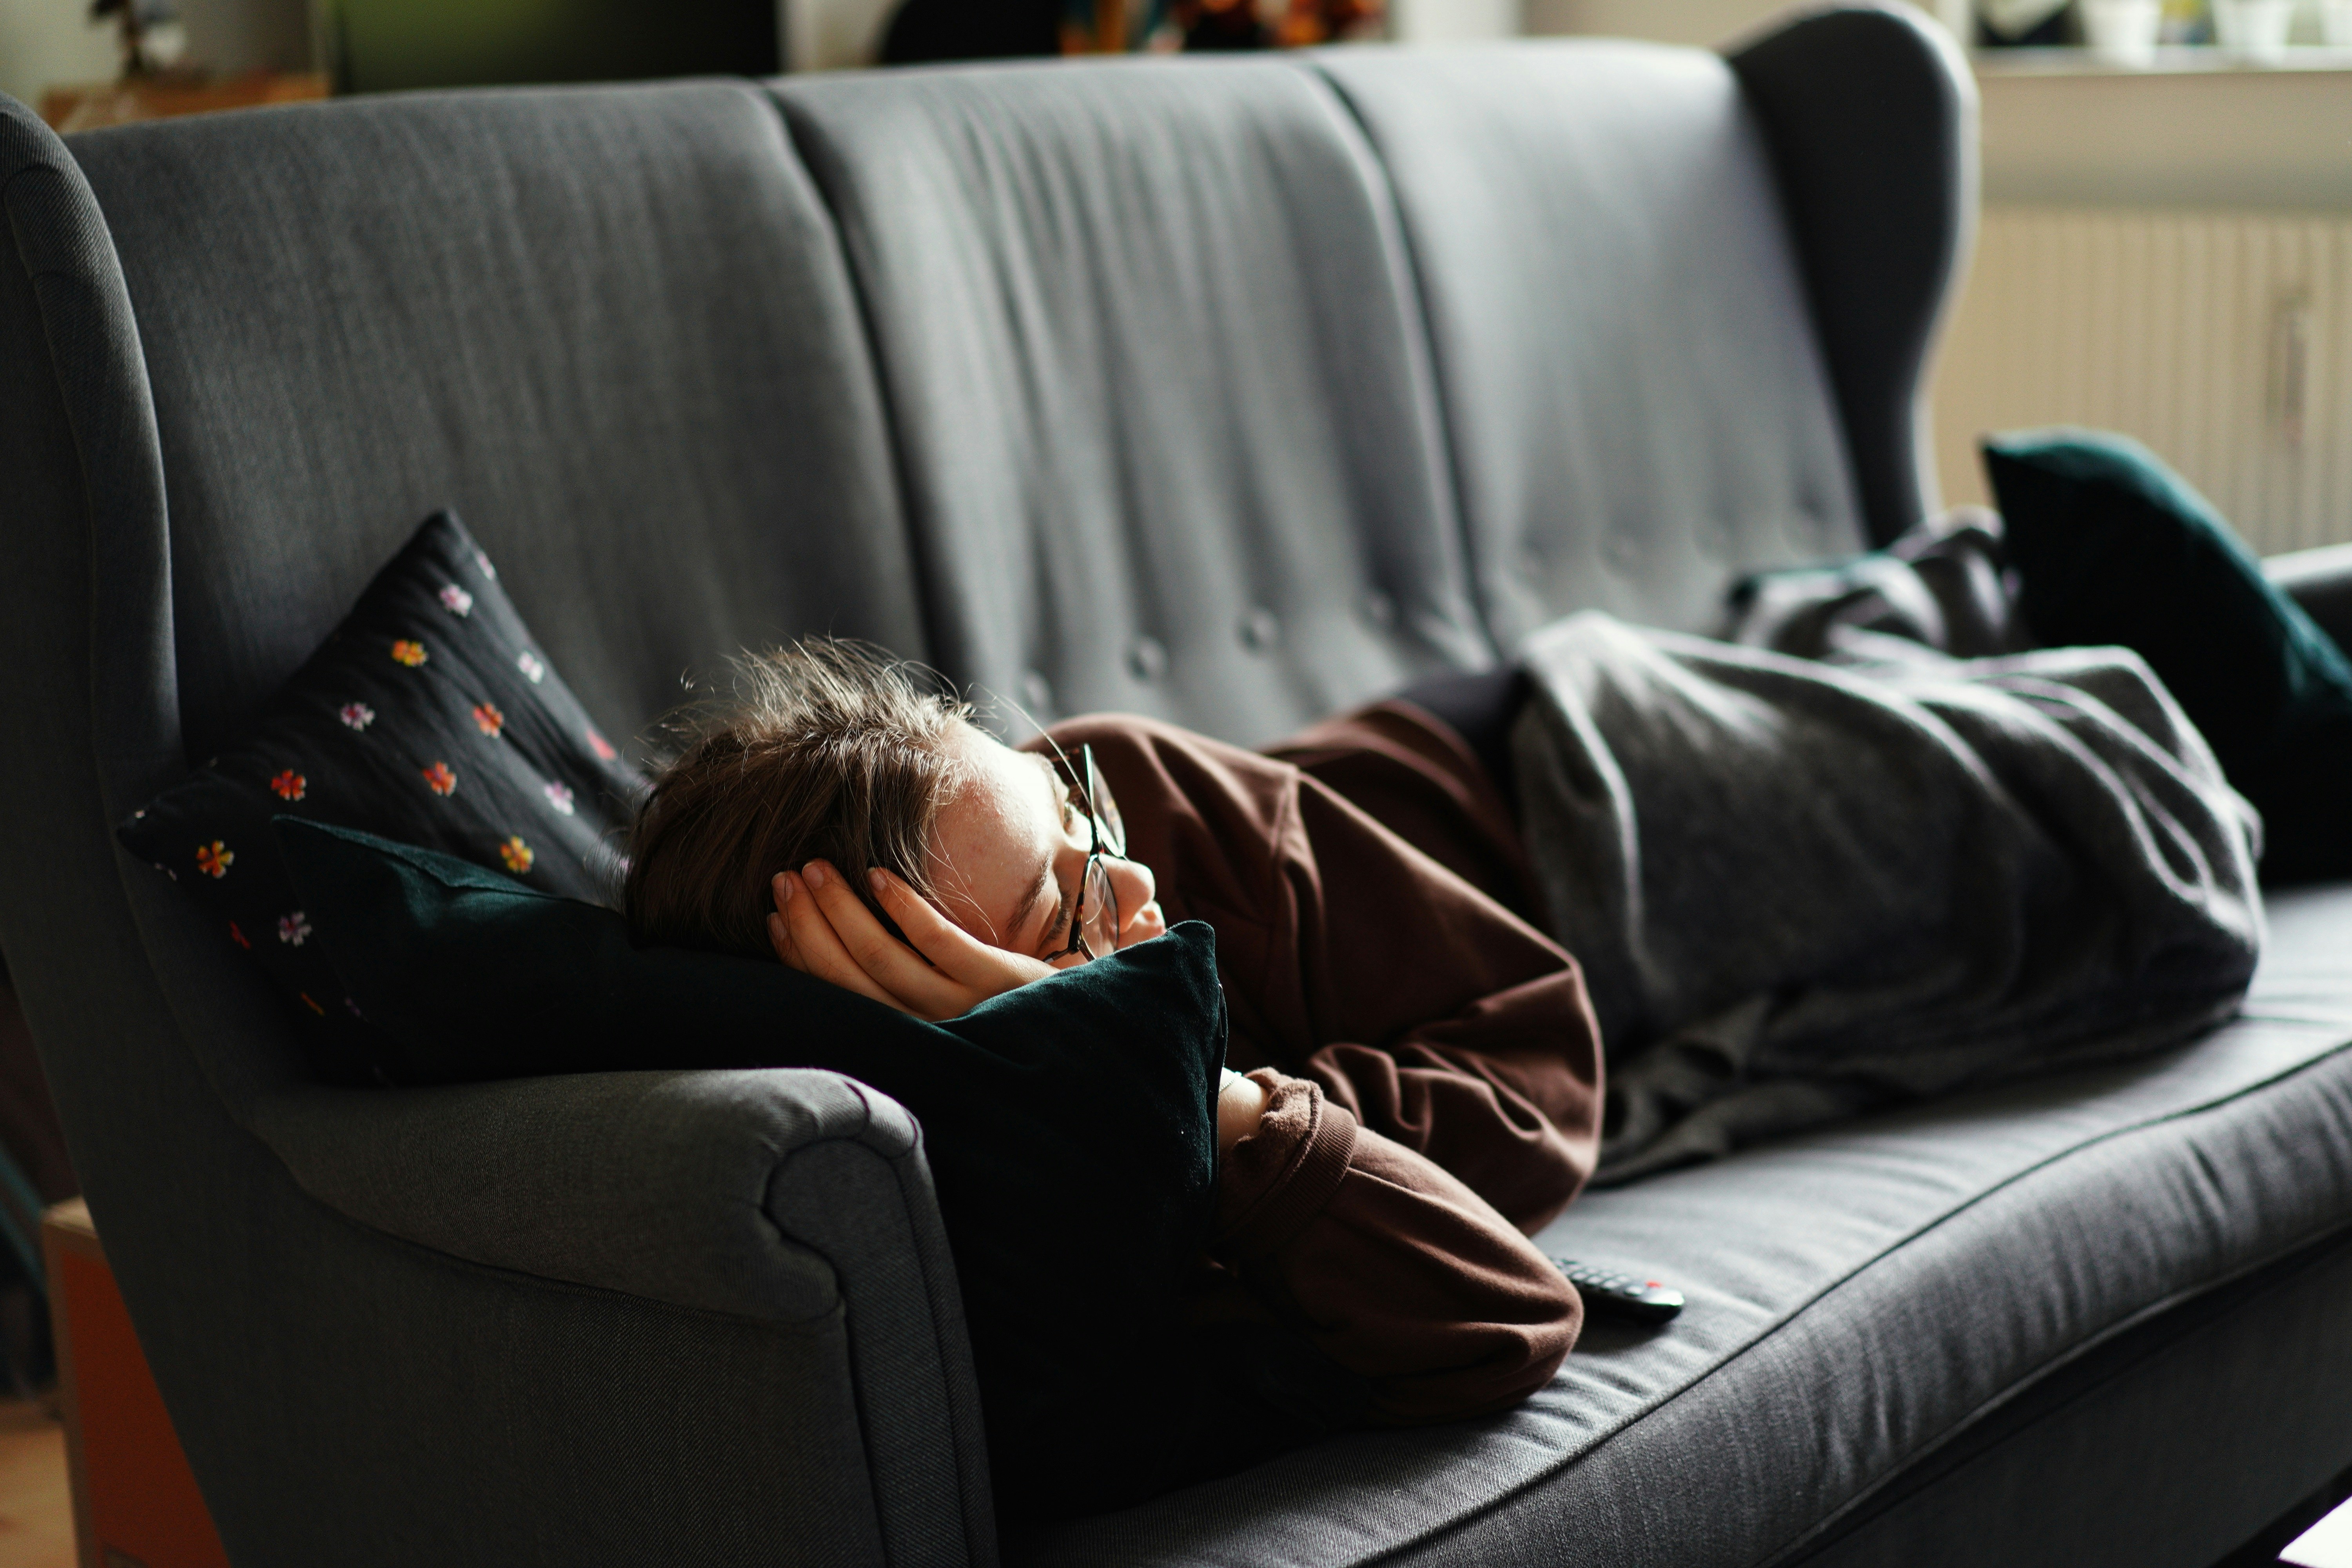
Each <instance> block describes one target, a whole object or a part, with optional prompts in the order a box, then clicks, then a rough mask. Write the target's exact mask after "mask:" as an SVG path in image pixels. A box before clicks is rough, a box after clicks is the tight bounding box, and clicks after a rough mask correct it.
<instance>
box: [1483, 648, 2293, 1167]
mask: <svg viewBox="0 0 2352 1568" xmlns="http://www.w3.org/2000/svg"><path fill="white" fill-rule="evenodd" d="M1833 640H1834V641H1835V642H1836V643H1837V645H1838V646H1837V647H1836V648H1835V649H1834V650H1832V649H1830V648H1828V647H1824V648H1823V650H1822V651H1825V652H1828V651H1834V652H1835V654H1836V656H1837V657H1838V658H1841V659H1843V661H1844V662H1843V663H1840V664H1834V665H1832V664H1826V663H1822V662H1816V661H1814V660H1810V659H1801V658H1791V657H1789V656H1787V655H1785V654H1781V653H1778V652H1774V651H1771V650H1769V649H1766V648H1758V647H1741V646H1738V645H1735V644H1729V643H1724V642H1717V641H1710V640H1706V639H1702V638H1697V637H1682V636H1677V635H1675V634H1671V633H1664V632H1656V631H1646V630H1640V629H1636V628H1634V627H1632V626H1626V625H1623V624H1622V623H1621V622H1618V621H1616V620H1613V619H1612V618H1610V617H1609V616H1603V615H1598V614H1588V615H1580V616H1572V617H1570V619H1568V620H1565V621H1561V622H1559V623H1556V624H1554V625H1553V626H1549V627H1548V628H1546V629H1545V630H1543V631H1541V632H1539V633H1538V634H1537V635H1536V637H1534V638H1533V639H1532V640H1531V642H1530V643H1529V644H1528V647H1526V649H1525V650H1524V652H1523V655H1522V657H1523V660H1524V662H1525V664H1526V665H1527V667H1528V669H1529V670H1530V671H1531V672H1532V674H1533V675H1534V677H1535V686H1536V690H1535V695H1534V696H1533V697H1532V698H1531V699H1530V700H1529V702H1528V706H1527V708H1526V710H1524V711H1523V712H1522V714H1521V715H1520V717H1519V719H1518V721H1517V724H1516V727H1515V729H1514V731H1513V733H1512V745H1513V749H1514V762H1515V767H1516V772H1517V778H1518V784H1519V788H1520V791H1521V794H1522V800H1523V817H1524V826H1525V829H1526V834H1527V840H1528V851H1529V854H1530V857H1531V858H1532V860H1533V862H1534V864H1535V866H1536V868H1537V872H1538V880H1539V882H1540V884H1541V887H1542V890H1543V895H1544V899H1545V901H1546V904H1547V908H1548V912H1549V917H1550V924H1551V927H1552V931H1553V934H1554V935H1556V936H1557V937H1558V938H1559V941H1560V942H1562V943H1563V944H1564V945H1565V946H1566V947H1567V948H1568V950H1569V951H1570V952H1572V953H1574V954H1576V956H1577V957H1578V959H1579V960H1580V962H1581V963H1583V965H1584V970H1585V975H1586V979H1587V982H1588V984H1590V986H1591V993H1592V999H1593V1004H1594V1006H1595V1007H1596V1008H1597V1010H1598V1012H1599V1014H1600V1019H1601V1031H1602V1038H1603V1040H1604V1041H1606V1042H1607V1043H1608V1056H1609V1061H1608V1075H1609V1077H1608V1121H1607V1123H1606V1125H1605V1129H1604V1140H1605V1141H1604V1143H1603V1147H1602V1155H1601V1180H1603V1181H1611V1180H1622V1179H1626V1178H1629V1177H1632V1176H1634V1175H1638V1174H1641V1173H1645V1172H1648V1171H1653V1170H1656V1169H1659V1168H1661V1167H1664V1166H1666V1165H1671V1164H1676V1163H1684V1162H1687V1161H1691V1160H1696V1159H1701V1158H1706V1157H1708V1156H1712V1155H1717V1154H1720V1153H1723V1152H1727V1151H1728V1150H1730V1149H1732V1148H1734V1147H1736V1146H1738V1145H1739V1144H1742V1143H1746V1142H1753V1141H1755V1140H1757V1139H1759V1138H1763V1137H1766V1136H1769V1135H1776V1134H1780V1133H1785V1132H1788V1131H1793V1130H1795V1129H1798V1128H1801V1127H1804V1126H1808V1125H1811V1124H1813V1123H1817V1122H1821V1121H1829V1120H1832V1119H1834V1118H1838V1117H1843V1116H1846V1115H1850V1114H1852V1113H1853V1112H1855V1111H1857V1110H1863V1109H1864V1108H1866V1107H1870V1106H1874V1105H1879V1104H1885V1103H1887V1102H1889V1101H1892V1100H1901V1099H1909V1098H1916V1097H1918V1096H1924V1095H1929V1094H1935V1093H1938V1092H1941V1091H1944V1090H1948V1089H1953V1088H1956V1087H1958V1086H1960V1085H1963V1084H1972V1083H1978V1082H1982V1081H1986V1080H1988V1079H1997V1078H2001V1077H2007V1076H2011V1075H2014V1074H2018V1073H2021V1072H2025V1071H2030V1070H2036V1069H2042V1068H2050V1067H2054V1066H2059V1065H2072V1064H2076V1063H2082V1062H2087V1061H2092V1060H2100V1059H2105V1058H2114V1057H2118V1056H2123V1055H2126V1054H2131V1053H2136V1052H2141V1051H2147V1050H2150V1049H2154V1048H2156V1047H2160V1046H2163V1045H2167V1044H2170V1043H2172V1042H2175V1041H2178V1040H2180V1039H2183V1038H2185V1037H2188V1036H2189V1035H2191V1034H2193V1033H2195V1032H2197V1031H2199V1030H2201V1029H2203V1028H2205V1027H2207V1026H2210V1025H2211V1024H2213V1023H2215V1022H2217V1021H2219V1020H2220V1019H2221V1018H2223V1017H2226V1016H2229V1015H2230V1014H2231V1011H2232V1010H2233V1009H2234V1008H2235V1007H2236V1005H2237V1002H2238V999H2239V997H2240V995H2241V994H2242V993H2243V991H2244V989H2245V987H2246V984H2247V982H2248V980H2249V978H2250V977H2251V976H2252V973H2253V968H2254V961H2255V958H2256V956H2257V955H2258V953H2259V952H2260V951H2261V947H2262V942H2263V912H2262V903H2261V897H2260V893H2259V891H2258V889H2257V887H2256V884H2255V880H2254V873H2253V864H2254V843H2255V837H2254V836H2255V835H2256V834H2257V833H2258V832H2259V830H2260V829H2259V822H2258V820H2257V818H2256V817H2255V816H2254V814H2253V811H2252V808H2251V807H2249V806H2248V805H2246V804H2245V803H2244V802H2243V801H2242V799H2240V798H2239V796H2238V795H2236V794H2235V793H2234V792H2232V791H2231V789H2230V787H2229V786H2228V785H2227V784H2224V783H2223V782H2222V778H2221V770H2220V768H2219V767H2218V766H2216V764H2215V763H2214V761H2213V758H2212V755H2211V753H2210V752H2209V751H2208V749H2207V748H2206V745H2205V742H2204V741H2203V739H2202V738H2201V737H2200V736H2199V735H2198V733H2197V731H2195V729H2194V728H2193V727H2191V726H2190V724H2189V721H2187V720H2186V719H2185V718H2183V716H2182V715H2181V712H2180V710H2179V708H2178V707H2177V706H2176V705H2175V704H2174V702H2173V700H2172V699H2171V698H2170V696H2169V695H2168V693H2167V692H2166V691H2165V690H2164V689H2163V687H2162V685H2161V684H2160V683H2159V682H2158V680H2157V679H2156V678H2155V677H2154V676H2153V675H2151V674H2150V673H2149V671H2148V669H2147V666H2146V665H2145V664H2144V663H2142V662H2141V660H2140V659H2139V658H2138V657H2137V655H2135V654H2132V653H2130V652H2129V651H2127V650H2125V649H2120V648H2068V649H2052V650H2043V651H2039V652H2027V653H2015V654H2008V655H2003V656H2000V657H1993V658H1976V659H1955V658H1949V657H1948V656H1945V655H1942V654H1940V653H1937V652H1936V651H1934V650H1932V649H1930V648H1928V647H1925V646H1923V645H1921V644H1919V643H1917V642H1912V641H1905V642H1902V643H1901V644H1900V647H1899V648H1897V647H1895V645H1896V642H1897V639H1895V638H1894V637H1887V636H1885V634H1884V633H1882V632H1876V631H1871V630H1867V629H1861V630H1860V635H1859V637H1840V638H1837V639H1833ZM1874 654H1884V655H1885V657H1884V658H1875V657H1874Z"/></svg>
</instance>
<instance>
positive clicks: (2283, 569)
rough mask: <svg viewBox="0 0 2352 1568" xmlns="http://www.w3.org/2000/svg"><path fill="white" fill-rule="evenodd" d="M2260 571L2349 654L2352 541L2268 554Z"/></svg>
mask: <svg viewBox="0 0 2352 1568" xmlns="http://www.w3.org/2000/svg"><path fill="white" fill-rule="evenodd" d="M2263 575H2264V576H2266V577H2268V578H2269V579H2270V580H2271V582H2272V583H2273V584H2275V585H2277V586H2278V587H2280V588H2283V589H2284V590H2285V591H2286V594H2287V596H2288V597H2289V598H2291V599H2293V600H2294V602H2295V603H2296V604H2298V605H2302V606H2303V607H2304V609H2305V611H2307V612H2308V613H2309V614H2310V616H2311V618H2312V619H2313V620H2315V621H2317V622H2318V623H2319V626H2320V629H2321V630H2323V631H2325V632H2326V634H2327V635H2328V636H2329V637H2334V638H2335V639H2336V647H2340V648H2342V649H2343V650H2344V651H2345V653H2346V654H2347V655H2352V544H2330V545H2326V546H2324V547H2322V548H2320V549H2318V550H2297V551H2295V552H2293V553H2291V554H2286V555H2273V556H2271V557H2270V558H2269V559H2267V560H2265V561H2264V562H2263Z"/></svg>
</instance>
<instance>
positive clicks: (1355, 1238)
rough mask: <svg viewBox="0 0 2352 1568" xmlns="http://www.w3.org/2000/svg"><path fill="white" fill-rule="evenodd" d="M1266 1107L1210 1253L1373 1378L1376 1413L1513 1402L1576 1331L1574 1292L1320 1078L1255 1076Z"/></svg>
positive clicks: (1490, 1408) (1446, 1413)
mask: <svg viewBox="0 0 2352 1568" xmlns="http://www.w3.org/2000/svg"><path fill="white" fill-rule="evenodd" d="M1250 1076H1251V1078H1252V1079H1254V1080H1255V1081H1256V1082H1257V1083H1258V1084H1259V1085H1261V1086H1262V1087H1263V1088H1265V1090H1266V1091H1267V1095H1268V1104H1267V1107H1266V1110H1265V1116H1264V1118H1263V1119H1262V1120H1261V1121H1260V1122H1259V1124H1258V1127H1257V1129H1256V1131H1254V1132H1253V1133H1252V1134H1251V1135H1250V1136H1249V1137H1246V1138H1244V1139H1243V1140H1242V1141H1241V1142H1239V1143H1238V1144H1236V1145H1235V1146H1234V1151H1233V1152H1232V1154H1231V1155H1230V1156H1229V1157H1228V1158H1227V1159H1226V1161H1225V1163H1224V1164H1223V1168H1222V1170H1221V1172H1220V1174H1219V1184H1218V1200H1217V1221H1216V1231H1215V1239H1214V1241H1213V1247H1212V1251H1213V1254H1214V1256H1215V1258H1216V1259H1217V1261H1218V1262H1219V1263H1221V1264H1223V1266H1224V1267H1225V1268H1229V1269H1231V1270H1232V1271H1233V1272H1234V1274H1235V1275H1237V1276H1238V1277H1239V1279H1241V1280H1242V1281H1243V1282H1244V1284H1245V1285H1246V1286H1247V1288H1248V1289H1249V1290H1250V1292H1251V1294H1252V1295H1253V1296H1255V1298H1256V1299H1257V1300H1258V1301H1259V1302H1260V1303H1261V1304H1262V1305H1263V1307H1264V1308H1265V1310H1266V1311H1267V1312H1268V1313H1269V1314H1270V1315H1272V1316H1273V1317H1274V1318H1276V1320H1277V1321H1281V1322H1283V1323H1285V1324H1286V1325H1287V1326H1289V1327H1290V1328H1292V1329H1294V1330H1296V1331H1298V1332H1299V1333H1301V1334H1303V1335H1304V1336H1305V1337H1306V1339H1307V1341H1308V1342H1310V1343H1311V1344H1312V1345H1313V1346H1314V1347H1315V1348H1316V1349H1317V1350H1318V1351H1319V1352H1321V1353H1322V1354H1323V1355H1325V1356H1327V1357H1328V1358H1329V1359H1330V1360H1331V1361H1332V1362H1333V1363H1337V1364H1338V1365H1339V1366H1340V1367H1343V1368H1345V1369H1346V1370H1347V1371H1348V1372H1349V1373H1353V1374H1354V1375H1355V1376H1357V1377H1358V1378H1360V1379H1361V1380H1363V1382H1364V1384H1366V1385H1367V1387H1368V1388H1369V1389H1370V1396H1371V1397H1370V1410H1369V1411H1368V1412H1367V1415H1368V1416H1369V1418H1370V1420H1372V1421H1373V1422H1376V1423H1380V1424H1384V1425H1392V1426H1417V1425H1423V1424H1428V1423H1434V1422H1442V1421H1453V1420H1459V1419H1462V1418H1465V1417H1467V1416H1472V1415H1486V1414H1490V1413H1492V1412H1495V1411H1498V1410H1503V1409H1507V1408H1508V1407H1509V1406H1511V1405H1516V1404H1517V1403H1518V1402H1519V1401H1520V1400H1522V1399H1525V1398H1526V1397H1527V1396H1528V1394H1532V1393H1534V1392H1535V1391H1536V1390H1537V1389H1538V1388H1541V1387H1542V1386H1543V1385H1544V1384H1547V1383H1549V1381H1550V1379H1551V1376H1552V1373H1555V1372H1556V1371H1558V1370H1559V1363H1560V1361H1561V1359H1562V1358H1563V1357H1565V1356H1566V1355H1567V1354H1568V1352H1569V1350H1570V1347H1571V1346H1573V1345H1574V1344H1575V1342H1576V1336H1577V1332H1578V1330H1579V1329H1580V1326H1581V1324H1582V1321H1583V1305H1582V1303H1581V1302H1580V1300H1578V1298H1577V1294H1576V1290H1575V1288H1574V1287H1573V1286H1571V1285H1570V1284H1569V1283H1568V1281H1567V1280H1566V1279H1563V1278H1562V1277H1561V1276H1560V1273H1559V1269H1557V1268H1554V1267H1553V1266H1552V1264H1551V1263H1550V1262H1549V1260H1548V1259H1547V1258H1545V1257H1544V1256H1543V1255H1542V1254H1541V1253H1539V1252H1538V1251H1537V1250H1536V1249H1535V1247H1534V1246H1533V1245H1532V1244H1531V1243H1530V1242H1528V1239H1527V1237H1524V1236H1522V1235H1521V1234H1520V1233H1519V1231H1518V1229H1517V1226H1514V1225H1512V1224H1511V1222H1510V1221H1509V1220H1507V1219H1506V1218H1505V1217H1504V1216H1503V1215H1501V1214H1499V1213H1497V1212H1496V1210H1495V1208H1494V1207H1493V1206H1492V1205H1489V1204H1487V1203H1486V1201H1485V1200H1483V1199H1482V1198H1480V1197H1479V1196H1478V1195H1477V1194H1475V1192H1473V1191H1472V1190H1471V1189H1470V1188H1469V1187H1468V1186H1466V1185H1465V1184H1463V1183H1462V1182H1460V1181H1458V1180H1456V1179H1455V1178H1454V1177H1453V1176H1450V1175H1448V1174H1447V1173H1445V1172H1444V1170H1442V1169H1440V1168H1439V1167H1438V1166H1437V1165H1436V1164H1434V1163H1432V1162H1431V1161H1430V1160H1429V1159H1427V1158H1425V1157H1423V1156H1422V1155H1420V1154H1417V1153H1415V1152H1412V1150H1410V1149H1407V1148H1405V1147H1403V1146H1402V1145H1401V1144H1399V1143H1397V1142H1394V1141H1392V1140H1391V1139H1388V1138H1385V1137H1382V1136H1381V1134H1380V1133H1378V1132H1375V1131H1370V1130H1369V1129H1367V1128H1365V1127H1363V1126H1362V1125H1361V1124H1360V1122H1359V1121H1358V1119H1357V1118H1356V1116H1355V1115H1354V1114H1353V1113H1352V1112H1351V1111H1350V1110H1348V1109H1347V1108H1346V1107H1345V1106H1344V1105H1341V1104H1339V1103H1338V1102H1337V1101H1336V1100H1333V1099H1332V1098H1331V1097H1329V1096H1328V1095H1326V1094H1325V1093H1324V1092H1323V1089H1322V1088H1321V1087H1320V1085H1318V1083H1317V1082H1315V1081H1313V1080H1312V1079H1298V1078H1288V1077H1285V1076H1284V1075H1282V1074H1281V1073H1279V1072H1276V1071H1275V1070H1273V1069H1271V1068H1265V1069H1261V1070H1259V1071H1257V1072H1255V1073H1253V1074H1251V1075H1250Z"/></svg>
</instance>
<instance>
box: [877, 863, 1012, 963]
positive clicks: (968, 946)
mask: <svg viewBox="0 0 2352 1568" xmlns="http://www.w3.org/2000/svg"><path fill="white" fill-rule="evenodd" d="M866 881H867V883H868V884H869V885H871V886H872V888H873V889H874V897H875V898H876V899H877V900H878V901H879V902H880V903H881V905H882V907H883V908H884V909H885V910H888V911H889V913H890V918H891V919H892V920H894V921H898V929H899V930H900V931H904V932H906V934H907V943H908V946H910V947H912V948H913V949H914V950H915V951H916V952H919V953H921V954H922V955H923V957H924V959H925V960H926V961H927V962H929V964H930V965H931V967H932V968H934V969H936V970H938V971H940V973H943V974H946V975H948V976H949V977H950V978H951V979H954V980H959V981H961V982H963V983H965V984H973V983H974V982H976V981H978V980H980V979H981V978H982V975H981V974H978V973H973V971H974V970H975V969H976V968H981V967H982V966H984V965H985V964H986V963H987V960H988V957H989V955H990V954H992V953H1001V952H1002V951H1003V950H1002V949H999V948H993V947H991V946H989V945H988V944H987V943H986V942H982V941H981V940H980V939H979V938H978V937H976V936H973V935H972V934H971V932H970V931H966V930H964V929H963V928H962V927H961V926H960V925H957V924H956V923H955V922H954V921H950V920H949V919H948V918H947V916H945V915H943V914H941V913H940V911H939V910H936V909H934V908H932V907H931V905H930V904H929V903H928V902H926V901H925V900H924V899H923V897H922V895H921V894H919V893H918V892H916V891H915V889H912V888H910V887H908V886H907V883H906V880H905V879H903V878H901V877H899V876H898V875H897V874H895V873H893V872H889V871H885V870H882V869H880V868H876V869H874V870H870V871H868V872H866Z"/></svg>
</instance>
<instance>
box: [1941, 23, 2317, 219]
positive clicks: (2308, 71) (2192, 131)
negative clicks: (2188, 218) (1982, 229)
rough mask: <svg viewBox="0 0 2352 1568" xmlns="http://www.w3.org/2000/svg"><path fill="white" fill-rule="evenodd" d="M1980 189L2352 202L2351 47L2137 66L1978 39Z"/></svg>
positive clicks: (2123, 201)
mask: <svg viewBox="0 0 2352 1568" xmlns="http://www.w3.org/2000/svg"><path fill="white" fill-rule="evenodd" d="M1975 65H1976V77H1977V86H1978V90H1979V94H1980V96H1981V99H1982V101H1983V114H1984V118H1983V131H1984V142H1983V145H1984V194H1985V198H1986V199H1987V200H1988V201H1993V202H2003V203H2014V202H2031V203H2037V204H2040V203H2050V204H2060V205H2093V206H2168V207H2179V206H2189V207H2204V208H2259V209H2268V210H2273V211H2276V210H2288V209H2294V210H2301V211H2305V212H2311V211H2319V212H2328V213H2339V214H2340V213H2344V212H2347V211H2352V158H2347V157H2346V156H2345V149H2346V148H2347V146H2352V80H2347V73H2352V50H2347V49H2320V48H2309V47H2296V48H2292V49H2290V50H2289V51H2288V53H2287V55H2286V57H2285V63H2284V64H2283V65H2275V66H2273V65H2263V64H2261V63H2258V62H2254V61H2249V60H2246V59H2244V58H2241V57H2238V56H2233V55H2229V54H2224V53H2223V52H2222V51H2221V50H2220V49H2215V48H2177V49H2162V50H2159V51H2158V54H2157V60H2156V64H2155V65H2154V66H2153V67H2149V68H2134V67H2130V66H2118V65H2113V64H2110V63H2108V62H2106V61H2104V60H2100V59H2098V58H2095V57H2094V56H2093V55H2092V54H2091V52H2090V51H2089V50H2088V49H1986V50H1980V51H1979V53H1978V54H1977V56H1976V58H1975Z"/></svg>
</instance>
